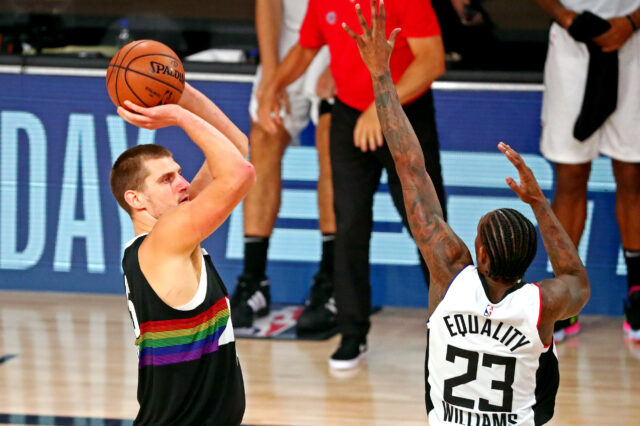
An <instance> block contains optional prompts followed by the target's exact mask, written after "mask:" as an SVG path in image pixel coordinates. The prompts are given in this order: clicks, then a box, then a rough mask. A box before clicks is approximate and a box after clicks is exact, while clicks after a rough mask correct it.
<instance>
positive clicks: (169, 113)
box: [118, 101, 184, 129]
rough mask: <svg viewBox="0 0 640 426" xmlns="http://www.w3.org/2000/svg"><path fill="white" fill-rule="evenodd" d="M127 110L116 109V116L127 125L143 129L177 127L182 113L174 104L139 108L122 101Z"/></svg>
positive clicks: (180, 108) (131, 103) (129, 102)
mask: <svg viewBox="0 0 640 426" xmlns="http://www.w3.org/2000/svg"><path fill="white" fill-rule="evenodd" d="M124 104H125V106H126V107H127V108H128V109H127V108H123V107H118V114H119V115H120V117H122V118H123V119H124V120H125V121H126V122H127V123H130V124H133V125H134V126H138V127H143V128H145V129H160V128H162V127H168V126H177V125H178V124H179V119H180V113H181V112H183V111H184V109H182V107H180V106H178V105H176V104H168V105H159V106H155V107H151V108H145V107H141V106H139V105H136V104H134V103H133V102H131V101H124Z"/></svg>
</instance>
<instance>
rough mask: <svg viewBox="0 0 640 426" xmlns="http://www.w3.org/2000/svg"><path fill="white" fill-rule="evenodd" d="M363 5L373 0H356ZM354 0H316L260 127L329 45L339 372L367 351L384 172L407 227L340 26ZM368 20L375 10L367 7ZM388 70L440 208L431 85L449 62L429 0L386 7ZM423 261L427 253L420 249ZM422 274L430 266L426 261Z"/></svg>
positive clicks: (367, 93)
mask: <svg viewBox="0 0 640 426" xmlns="http://www.w3.org/2000/svg"><path fill="white" fill-rule="evenodd" d="M360 2H362V3H364V6H367V4H368V3H367V2H366V1H363V0H360ZM357 3H359V1H358V0H350V1H346V0H310V1H309V6H308V8H307V14H306V16H305V19H304V22H303V24H302V28H301V29H300V39H299V41H298V43H297V44H296V45H295V46H294V47H293V48H292V49H291V50H290V51H289V53H288V55H287V56H286V57H285V59H284V60H283V62H282V63H281V64H280V65H279V67H278V69H277V70H276V73H275V76H274V77H273V78H272V80H271V82H270V84H269V85H268V86H267V87H266V88H265V89H264V92H263V98H262V102H261V104H260V107H259V110H258V118H259V121H260V124H261V125H262V126H263V128H264V129H265V130H267V131H268V132H270V133H275V132H276V123H279V122H281V119H280V117H279V115H278V114H279V111H280V107H281V105H280V99H282V96H281V95H282V93H283V91H284V89H285V88H286V87H287V86H288V85H289V84H291V83H292V82H294V81H295V80H296V79H297V78H298V77H299V76H300V75H302V74H303V73H304V71H305V69H306V68H307V67H308V66H309V64H310V63H311V61H312V59H313V58H314V56H315V55H316V54H317V52H318V51H319V50H320V48H321V47H322V46H324V45H328V46H329V50H330V53H331V72H332V74H333V77H334V79H335V83H336V91H337V100H336V103H335V105H334V107H333V110H332V122H331V136H330V140H331V148H330V150H331V168H332V171H333V191H334V207H335V213H336V239H335V257H334V284H335V298H336V305H337V308H338V327H339V330H340V332H341V334H342V341H341V344H340V347H339V348H338V350H337V351H336V352H335V353H334V354H333V355H332V356H331V359H330V360H329V364H330V366H331V367H332V368H335V369H349V368H354V367H356V366H357V365H358V363H359V362H360V360H361V359H362V357H363V356H364V354H365V352H366V336H367V333H368V331H369V328H370V321H369V315H370V310H371V285H370V282H369V239H370V237H371V228H372V225H373V219H372V206H373V196H374V193H375V192H376V190H377V188H378V185H379V184H380V176H381V173H382V169H385V170H386V171H387V173H388V176H389V181H388V185H389V190H390V192H391V196H392V197H393V201H394V203H395V206H396V208H397V209H398V212H399V213H400V215H401V216H402V218H403V223H404V225H405V226H406V227H407V229H408V225H407V220H406V213H405V210H404V202H403V198H402V188H401V186H400V181H399V179H398V176H397V173H396V171H395V166H394V164H393V160H392V158H391V154H390V153H389V148H388V147H387V146H386V145H385V143H384V139H383V136H382V131H381V127H380V123H379V121H378V117H377V115H376V109H375V104H374V98H373V90H372V86H371V77H370V75H369V71H368V70H367V68H366V67H365V65H364V64H363V62H362V60H361V59H360V54H359V52H358V47H357V45H356V43H355V41H354V40H352V39H351V38H350V37H349V35H348V34H347V33H346V32H345V31H344V30H343V29H342V23H343V22H346V23H347V24H348V25H349V26H351V27H357V26H358V18H357V16H356V14H355V13H354V10H353V8H354V4H357ZM362 11H363V13H364V16H365V18H367V19H369V18H370V16H369V14H370V12H369V7H363V8H362ZM396 27H401V28H402V32H401V33H400V35H399V36H398V38H397V41H396V45H395V50H394V54H393V56H392V57H391V64H390V66H391V74H392V77H393V81H394V83H395V84H396V88H397V91H398V95H399V97H400V101H401V103H402V104H403V107H404V109H405V111H406V114H407V116H408V117H409V120H410V121H411V124H412V126H413V128H414V129H415V131H416V134H417V135H418V138H419V140H420V145H421V147H422V150H423V153H424V157H425V159H426V169H427V171H428V172H429V175H430V176H431V177H432V179H433V183H434V186H435V188H436V192H437V195H438V198H439V200H440V203H441V204H442V207H443V210H444V203H443V202H444V188H443V185H442V173H441V168H440V153H439V147H438V135H437V132H436V124H435V117H434V109H433V97H432V93H431V90H430V87H431V83H432V82H433V80H435V79H436V78H437V77H438V76H440V75H441V74H442V73H443V72H444V69H445V61H444V49H443V46H442V38H441V36H440V27H439V25H438V21H437V19H436V16H435V14H434V12H433V9H432V7H431V2H430V1H429V0H392V1H389V4H388V5H387V27H386V30H387V35H388V33H389V32H390V31H391V30H392V29H394V28H396ZM420 258H421V259H422V257H421V256H420ZM421 262H422V263H421V265H422V268H423V272H424V273H425V279H426V280H427V282H428V276H429V275H428V271H427V270H426V265H424V261H422V260H421Z"/></svg>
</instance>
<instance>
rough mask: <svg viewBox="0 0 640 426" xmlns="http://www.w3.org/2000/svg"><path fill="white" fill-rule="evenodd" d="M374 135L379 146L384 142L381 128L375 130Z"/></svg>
mask: <svg viewBox="0 0 640 426" xmlns="http://www.w3.org/2000/svg"><path fill="white" fill-rule="evenodd" d="M376 136H377V140H376V143H377V145H378V146H379V147H381V146H382V145H383V144H384V137H383V135H382V129H378V131H377V132H376Z"/></svg>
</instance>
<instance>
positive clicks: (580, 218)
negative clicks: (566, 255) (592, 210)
mask: <svg viewBox="0 0 640 426" xmlns="http://www.w3.org/2000/svg"><path fill="white" fill-rule="evenodd" d="M590 173H591V163H590V162H589V163H583V164H556V179H555V181H556V191H555V194H554V196H553V202H552V203H551V206H552V208H553V212H554V213H555V214H556V216H557V217H558V220H559V221H560V223H561V224H562V226H563V227H564V229H565V231H567V234H569V237H570V238H571V241H573V243H574V244H575V245H576V247H577V246H578V244H579V243H580V237H581V236H582V231H583V230H584V223H585V220H586V218H587V182H588V181H589V174H590Z"/></svg>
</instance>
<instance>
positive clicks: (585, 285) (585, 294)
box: [578, 267, 591, 307]
mask: <svg viewBox="0 0 640 426" xmlns="http://www.w3.org/2000/svg"><path fill="white" fill-rule="evenodd" d="M578 280H579V283H580V300H581V302H582V307H584V306H585V305H586V304H587V302H588V301H589V298H590V297H591V285H590V284H589V275H587V270H586V269H585V268H584V267H583V268H581V270H580V271H579V272H578Z"/></svg>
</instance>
